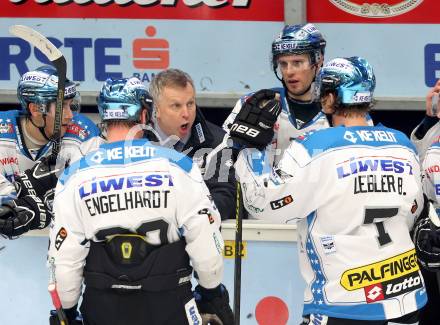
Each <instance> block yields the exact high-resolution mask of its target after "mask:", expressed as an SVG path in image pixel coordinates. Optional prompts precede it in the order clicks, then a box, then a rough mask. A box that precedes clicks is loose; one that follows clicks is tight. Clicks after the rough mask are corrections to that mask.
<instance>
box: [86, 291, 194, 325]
mask: <svg viewBox="0 0 440 325" xmlns="http://www.w3.org/2000/svg"><path fill="white" fill-rule="evenodd" d="M109 290H111V289H109ZM192 298H193V295H192V291H191V285H190V284H187V285H185V286H183V287H180V288H178V289H176V290H170V291H164V292H145V291H139V292H136V293H129V294H118V293H115V292H111V291H107V290H99V289H98V290H97V289H93V288H91V289H87V288H86V290H85V292H84V296H83V303H82V304H81V308H80V310H81V313H82V315H83V318H84V324H85V325H149V324H151V325H184V324H188V320H187V317H186V313H185V307H184V306H185V304H186V303H187V302H188V301H189V300H191V299H192Z"/></svg>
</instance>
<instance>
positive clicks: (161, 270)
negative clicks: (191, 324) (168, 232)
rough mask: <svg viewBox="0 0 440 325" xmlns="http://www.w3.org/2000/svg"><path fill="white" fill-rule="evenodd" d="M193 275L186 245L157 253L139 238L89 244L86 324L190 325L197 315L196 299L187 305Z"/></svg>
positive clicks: (83, 308) (163, 248)
mask: <svg viewBox="0 0 440 325" xmlns="http://www.w3.org/2000/svg"><path fill="white" fill-rule="evenodd" d="M191 271H192V269H191V267H190V265H189V257H188V255H187V253H186V251H185V242H184V241H179V242H175V243H171V244H166V245H163V246H161V247H158V248H157V247H151V246H149V245H148V244H146V243H145V241H144V240H143V239H141V238H139V237H138V236H119V237H115V238H114V239H112V240H111V241H109V242H93V241H91V242H90V251H89V255H88V256H87V259H86V266H85V272H84V282H85V290H84V294H83V302H82V304H81V308H80V311H81V313H82V315H83V318H84V323H85V324H86V325H150V324H151V325H185V324H188V319H191V316H194V317H196V315H195V314H198V311H197V307H196V306H195V302H194V300H192V304H191V303H190V304H188V305H187V303H188V302H190V301H191V299H193V293H192V291H191V282H190V279H191ZM185 305H187V306H186V308H185ZM190 307H191V308H190ZM187 315H188V317H187Z"/></svg>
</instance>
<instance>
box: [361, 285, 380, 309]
mask: <svg viewBox="0 0 440 325" xmlns="http://www.w3.org/2000/svg"><path fill="white" fill-rule="evenodd" d="M364 292H365V298H366V300H367V304H369V303H372V302H375V301H378V300H383V299H384V294H383V290H382V284H381V283H377V284H373V285H371V286H368V287H365V288H364Z"/></svg>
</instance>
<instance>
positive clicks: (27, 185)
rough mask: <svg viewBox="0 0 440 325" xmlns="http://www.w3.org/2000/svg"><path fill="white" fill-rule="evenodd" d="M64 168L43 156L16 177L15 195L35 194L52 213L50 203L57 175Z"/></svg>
mask: <svg viewBox="0 0 440 325" xmlns="http://www.w3.org/2000/svg"><path fill="white" fill-rule="evenodd" d="M64 168H65V165H64V164H62V167H60V166H56V162H55V161H52V159H51V158H48V157H45V158H43V159H42V160H41V161H39V162H38V163H37V164H36V165H35V166H34V167H32V168H30V169H28V170H26V171H24V172H23V173H21V174H20V175H19V176H18V177H17V181H16V182H15V186H16V189H17V196H18V197H19V198H20V197H23V196H26V195H36V196H38V197H40V198H41V199H42V200H43V202H44V203H45V204H46V208H47V210H48V212H49V213H50V214H52V203H53V197H54V194H55V187H56V185H57V181H58V176H59V174H60V173H61V172H62V170H63V169H64Z"/></svg>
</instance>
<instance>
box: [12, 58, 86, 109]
mask: <svg viewBox="0 0 440 325" xmlns="http://www.w3.org/2000/svg"><path fill="white" fill-rule="evenodd" d="M57 89H58V73H57V70H56V69H55V68H54V67H52V66H42V67H39V68H38V69H36V70H33V71H29V72H26V73H25V74H23V75H22V76H21V78H20V80H19V81H18V87H17V97H18V99H19V101H20V104H21V108H22V109H21V112H22V113H24V114H27V113H28V112H29V111H28V105H29V103H35V104H41V105H42V109H43V113H47V111H46V104H48V103H51V102H55V101H56V98H57ZM71 98H76V99H77V101H78V102H79V92H78V91H77V90H76V83H74V82H72V81H70V80H69V79H66V83H65V89H64V99H71ZM71 108H72V110H77V109H79V104H78V106H71Z"/></svg>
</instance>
